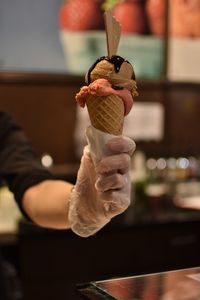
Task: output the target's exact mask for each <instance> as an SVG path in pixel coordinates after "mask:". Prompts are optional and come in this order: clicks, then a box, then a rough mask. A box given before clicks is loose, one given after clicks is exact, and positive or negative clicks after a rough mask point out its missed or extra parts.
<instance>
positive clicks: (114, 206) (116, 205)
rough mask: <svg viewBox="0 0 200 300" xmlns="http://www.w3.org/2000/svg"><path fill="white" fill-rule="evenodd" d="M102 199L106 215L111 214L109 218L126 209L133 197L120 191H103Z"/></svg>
mask: <svg viewBox="0 0 200 300" xmlns="http://www.w3.org/2000/svg"><path fill="white" fill-rule="evenodd" d="M101 199H102V200H101V201H102V205H103V207H104V211H105V215H106V216H109V218H112V217H113V216H115V215H118V214H120V213H122V212H123V211H125V210H126V209H127V208H128V207H129V205H130V203H131V198H130V197H129V196H128V194H127V195H124V194H123V193H119V192H118V191H108V192H104V193H101Z"/></svg>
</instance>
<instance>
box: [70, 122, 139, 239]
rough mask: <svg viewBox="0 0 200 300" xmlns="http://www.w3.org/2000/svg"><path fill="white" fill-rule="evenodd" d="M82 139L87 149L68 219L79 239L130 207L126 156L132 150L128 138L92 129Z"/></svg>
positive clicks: (128, 157) (128, 156)
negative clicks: (86, 140)
mask: <svg viewBox="0 0 200 300" xmlns="http://www.w3.org/2000/svg"><path fill="white" fill-rule="evenodd" d="M86 135H87V139H88V144H89V145H88V146H86V147H85V148H84V152H83V156H82V159H81V164H80V168H79V171H78V174H77V182H76V185H75V187H74V188H73V190H72V192H71V197H70V204H69V216H68V217H69V222H70V225H71V229H72V230H73V231H74V232H75V233H76V234H77V235H80V236H82V237H87V236H90V235H93V234H95V233H96V232H97V231H98V230H100V229H101V228H102V227H103V226H104V225H106V224H107V223H108V222H109V221H110V219H111V218H112V217H114V216H116V215H118V214H121V213H122V212H124V211H125V210H126V209H127V207H128V206H129V205H130V200H131V181H130V156H131V155H132V153H133V151H134V150H135V143H134V142H133V141H132V140H131V139H130V138H127V137H123V136H119V137H117V136H114V135H110V134H106V133H103V132H101V131H99V130H97V129H95V128H94V127H92V126H90V127H89V128H88V129H87V132H86Z"/></svg>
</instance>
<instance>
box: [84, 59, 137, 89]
mask: <svg viewBox="0 0 200 300" xmlns="http://www.w3.org/2000/svg"><path fill="white" fill-rule="evenodd" d="M102 60H107V61H108V62H110V63H111V64H113V65H114V69H115V72H116V73H118V72H119V71H120V68H121V65H122V64H123V62H126V63H128V64H130V62H129V61H128V60H126V59H124V58H122V57H121V56H119V55H113V56H111V57H108V56H101V57H100V58H98V59H97V60H96V61H95V63H94V64H93V65H92V66H91V67H90V69H89V70H88V73H87V77H86V81H87V84H90V83H91V77H90V74H91V72H92V71H93V70H94V68H95V67H96V65H97V64H98V63H99V62H100V61H102ZM131 79H133V80H135V74H134V72H133V76H132V78H131Z"/></svg>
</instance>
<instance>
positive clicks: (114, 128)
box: [86, 95, 124, 135]
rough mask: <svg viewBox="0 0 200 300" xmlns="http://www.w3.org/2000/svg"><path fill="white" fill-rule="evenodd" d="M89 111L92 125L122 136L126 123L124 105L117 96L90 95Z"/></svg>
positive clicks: (87, 101) (87, 102)
mask: <svg viewBox="0 0 200 300" xmlns="http://www.w3.org/2000/svg"><path fill="white" fill-rule="evenodd" d="M86 104H87V109H88V113H89V117H90V121H91V124H92V125H93V126H94V127H95V128H97V129H99V130H101V131H104V132H107V133H110V134H114V135H120V134H122V129H123V123H124V103H123V100H122V99H121V98H120V97H119V96H117V95H109V96H106V97H102V96H95V95H89V96H88V98H87V100H86Z"/></svg>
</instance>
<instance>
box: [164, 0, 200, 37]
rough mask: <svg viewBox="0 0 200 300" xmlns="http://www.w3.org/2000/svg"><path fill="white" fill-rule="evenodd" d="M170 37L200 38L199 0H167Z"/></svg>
mask: <svg viewBox="0 0 200 300" xmlns="http://www.w3.org/2000/svg"><path fill="white" fill-rule="evenodd" d="M169 3H170V6H169V7H170V14H169V16H170V19H169V21H170V35H171V36H174V37H200V0H169Z"/></svg>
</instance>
